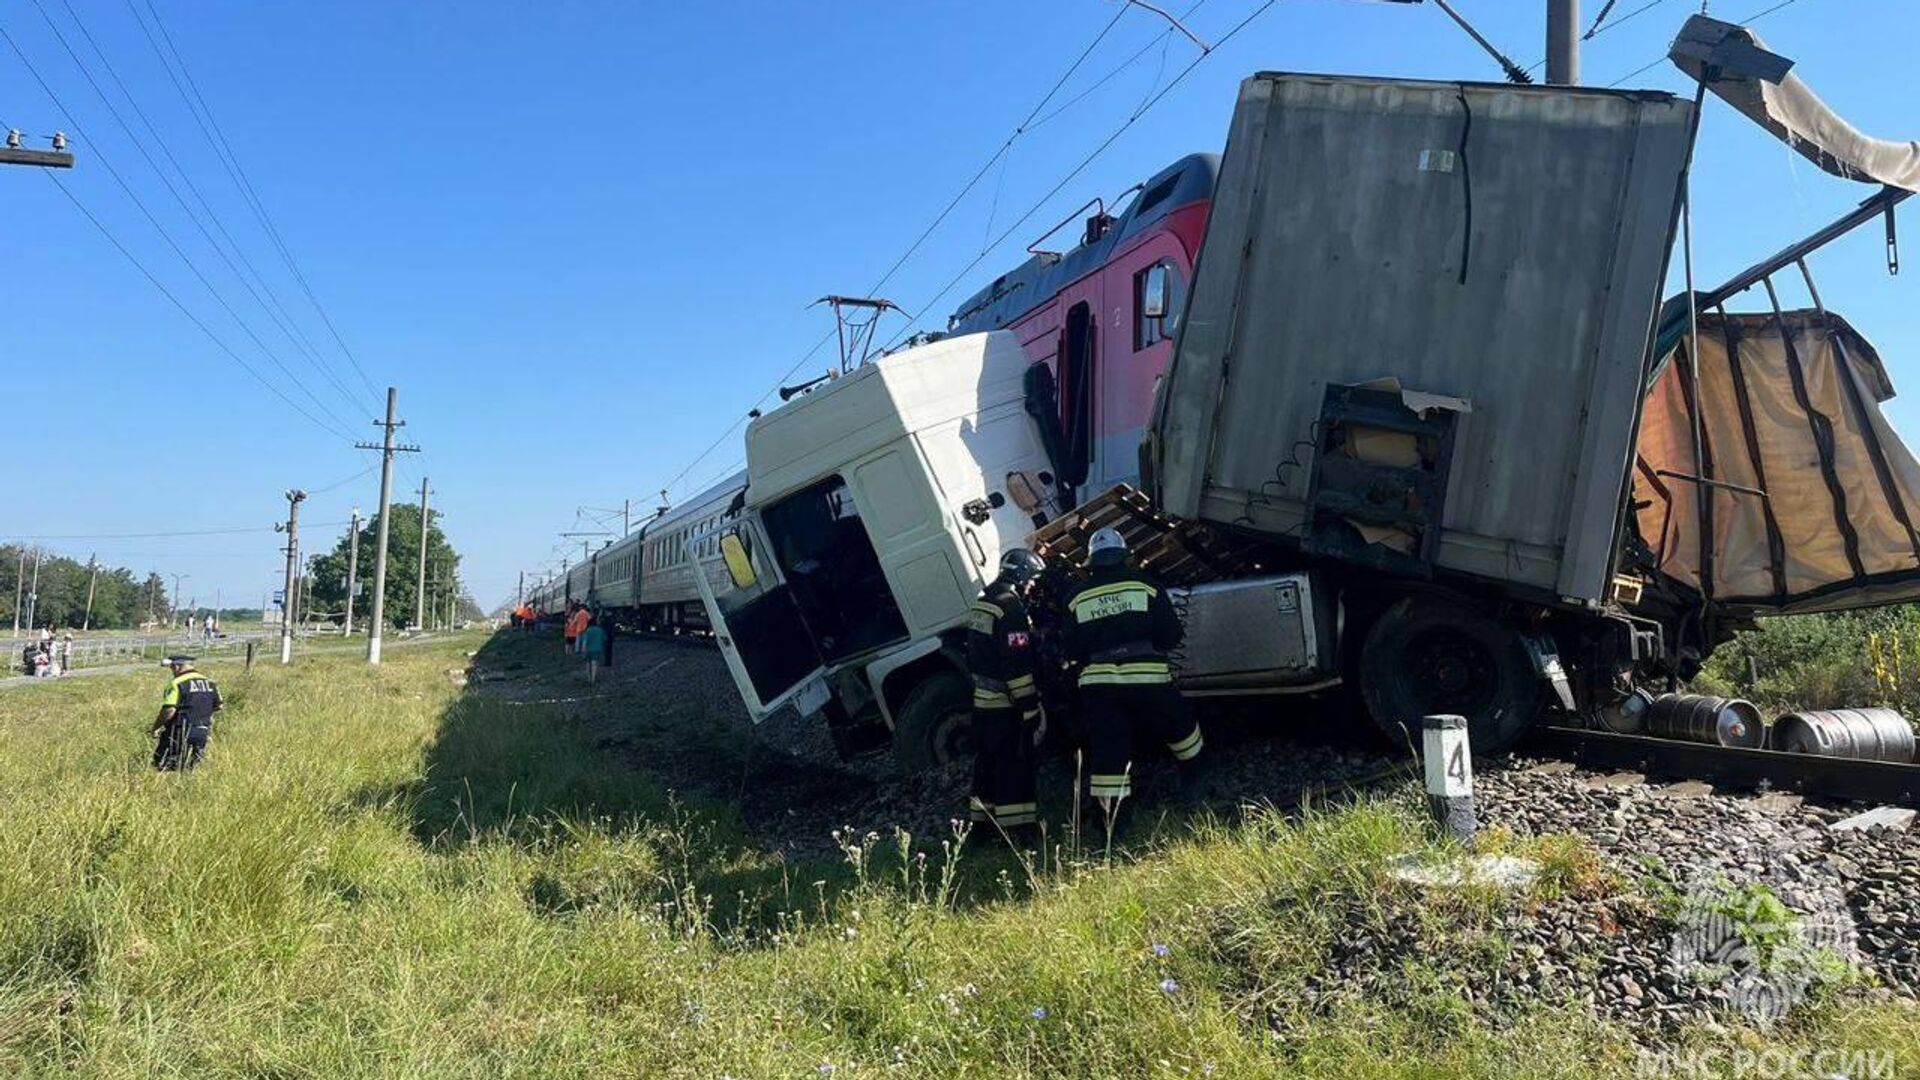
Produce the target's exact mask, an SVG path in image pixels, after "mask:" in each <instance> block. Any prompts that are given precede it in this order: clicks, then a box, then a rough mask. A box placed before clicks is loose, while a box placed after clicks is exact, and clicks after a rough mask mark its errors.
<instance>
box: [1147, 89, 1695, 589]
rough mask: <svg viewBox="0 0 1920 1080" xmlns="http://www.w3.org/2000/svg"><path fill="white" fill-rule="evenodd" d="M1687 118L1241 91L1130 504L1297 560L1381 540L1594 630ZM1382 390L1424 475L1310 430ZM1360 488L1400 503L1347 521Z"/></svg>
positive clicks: (1670, 107)
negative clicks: (1290, 551) (1277, 544)
mask: <svg viewBox="0 0 1920 1080" xmlns="http://www.w3.org/2000/svg"><path fill="white" fill-rule="evenodd" d="M1692 116H1693V106H1692V103H1690V102H1688V101H1685V100H1681V99H1678V98H1675V97H1673V96H1671V95H1668V94H1662V93H1648V92H1637V91H1636V92H1622V91H1609V90H1585V89H1572V88H1567V87H1550V88H1549V87H1524V86H1509V85H1486V84H1478V83H1439V82H1417V81H1409V80H1397V79H1366V78H1353V77H1333V76H1318V75H1289V74H1276V73H1262V74H1258V75H1255V76H1253V77H1252V78H1250V79H1247V80H1246V81H1245V82H1243V83H1242V84H1241V87H1240V99H1239V104H1238V107H1237V108H1236V110H1235V113H1234V117H1233V123H1232V127H1231V129H1230V131H1229V135H1228V139H1227V149H1226V154H1225V157H1224V159H1223V161H1222V165H1221V171H1220V182H1219V186H1218V188H1217V190H1216V192H1215V194H1214V203H1213V216H1212V218H1211V220H1210V222H1209V225H1208V230H1207V237H1206V241H1205V243H1204V245H1203V246H1202V249H1201V256H1200V260H1199V265H1198V267H1197V269H1196V271H1195V282H1194V287H1193V291H1192V298H1191V300H1190V302H1189V306H1188V310H1187V315H1186V318H1185V319H1184V320H1183V322H1182V324H1181V332H1180V335H1179V341H1178V343H1177V345H1176V352H1175V358H1174V361H1173V364H1172V367H1171V369H1170V372H1169V374H1168V376H1167V382H1166V385H1165V387H1164V390H1163V399H1162V402H1161V412H1160V416H1159V417H1158V423H1157V425H1156V432H1155V444H1154V446H1153V450H1152V464H1153V470H1152V471H1153V477H1154V481H1155V485H1156V491H1155V494H1156V500H1157V502H1158V503H1159V504H1160V505H1161V506H1162V507H1163V508H1164V509H1165V510H1167V511H1168V512H1170V513H1172V514H1175V515H1178V516H1180V517H1183V518H1197V519H1201V520H1205V521H1210V522H1214V523H1217V524H1221V525H1227V526H1235V527H1241V528H1246V529H1249V530H1252V531H1256V532H1260V533H1265V534H1269V535H1283V536H1290V537H1293V538H1296V539H1299V540H1301V541H1302V542H1303V543H1305V544H1306V545H1307V546H1308V547H1310V548H1311V547H1314V546H1316V545H1320V546H1322V547H1325V548H1328V549H1333V548H1339V547H1340V546H1342V544H1343V543H1344V544H1348V545H1350V546H1351V548H1352V549H1353V551H1354V552H1356V553H1357V551H1358V550H1359V549H1360V548H1364V547H1365V546H1367V545H1366V543H1365V541H1366V540H1369V539H1374V538H1377V537H1378V536H1379V533H1378V532H1376V531H1373V530H1377V529H1382V528H1395V529H1399V530H1401V531H1402V532H1409V533H1412V534H1414V536H1415V539H1416V542H1415V543H1414V544H1412V545H1401V547H1402V548H1410V550H1406V551H1403V552H1402V554H1404V556H1405V562H1406V563H1407V564H1408V565H1406V566H1405V567H1403V568H1405V569H1409V570H1413V571H1415V572H1418V571H1420V570H1421V569H1423V568H1440V569H1443V570H1450V571H1456V572H1458V573H1461V574H1466V575H1471V576H1474V577H1478V578H1483V579H1487V580H1490V581H1493V582H1498V583H1502V584H1511V585H1518V586H1524V587H1528V588H1530V589H1533V590H1536V591H1538V592H1540V593H1542V594H1545V595H1547V596H1549V597H1551V598H1562V599H1564V600H1565V601H1569V602H1572V603H1575V604H1594V603H1598V602H1600V601H1601V600H1602V599H1603V597H1604V596H1605V595H1606V590H1607V587H1608V584H1609V577H1610V573H1611V569H1610V568H1611V566H1612V562H1613V557H1612V553H1613V547H1614V542H1615V536H1616V532H1617V530H1618V528H1619V526H1620V523H1621V518H1622V513H1623V512H1622V483H1623V480H1624V477H1625V476H1626V473H1627V469H1628V465H1629V463H1630V461H1631V459H1632V455H1633V438H1634V429H1635V421H1636V416H1637V411H1638V407H1639V401H1640V395H1641V391H1642V375H1643V371H1644V370H1645V365H1644V361H1645V357H1646V354H1647V349H1648V344H1649V340H1650V334H1651V331H1652V328H1653V322H1654V316H1655V313H1656V310H1657V308H1658V306H1659V301H1660V293H1661V284H1662V279H1663V276H1664V274H1665V271H1666V265H1667V257H1668V252H1669V250H1670V248H1671V240H1672V237H1673V233H1674V228H1675V220H1676V212H1677V207H1678V203H1679V196H1680V190H1681V179H1682V177H1683V176H1684V174H1685V172H1686V168H1687V161H1688V145H1689V141H1690V136H1691V128H1692ZM1383 376H1388V377H1391V378H1392V379H1393V380H1394V382H1395V384H1397V385H1394V386H1391V387H1388V388H1387V390H1388V392H1389V393H1392V394H1394V395H1396V396H1397V398H1398V400H1399V402H1400V403H1401V404H1404V405H1408V406H1410V407H1411V409H1412V412H1413V413H1414V414H1417V415H1419V416H1421V417H1423V418H1424V419H1425V421H1426V422H1427V426H1426V427H1425V428H1422V429H1420V430H1416V431H1411V432H1402V433H1401V434H1402V435H1405V436H1408V437H1410V438H1411V439H1413V440H1414V442H1415V443H1417V444H1420V445H1422V446H1426V447H1429V448H1428V449H1420V450H1415V451H1413V452H1412V453H1411V454H1409V453H1407V452H1405V450H1404V448H1403V450H1402V452H1401V453H1399V454H1397V455H1394V454H1390V455H1389V457H1393V456H1398V457H1400V458H1401V459H1402V460H1398V461H1393V460H1388V461H1375V462H1368V461H1367V460H1366V457H1367V454H1366V453H1365V448H1364V447H1359V448H1358V450H1359V452H1358V453H1357V454H1355V453H1354V451H1355V449H1356V447H1355V446H1354V445H1353V444H1351V443H1348V442H1346V441H1344V440H1340V439H1338V438H1336V437H1335V431H1334V429H1335V428H1337V427H1339V426H1340V425H1342V424H1343V423H1344V421H1345V420H1346V419H1349V418H1355V417H1359V418H1361V419H1364V417H1362V416H1361V415H1360V414H1358V413H1355V412H1353V411H1352V410H1353V408H1354V407H1355V406H1356V404H1357V405H1373V406H1377V407H1378V408H1376V409H1375V411H1374V412H1373V413H1371V414H1369V415H1372V416H1374V417H1375V418H1378V417H1379V416H1381V415H1383V413H1382V412H1381V408H1386V409H1390V408H1391V406H1392V403H1391V402H1382V401H1381V400H1380V399H1379V398H1378V397H1377V396H1374V395H1368V394H1361V395H1354V394H1351V393H1348V391H1347V388H1365V387H1368V386H1369V384H1374V383H1376V381H1377V380H1379V379H1380V378H1381V377H1383ZM1372 389H1374V390H1379V389H1381V387H1379V386H1374V387H1372ZM1410 392H1412V393H1410ZM1356 396H1357V397H1360V398H1366V399H1368V400H1364V401H1359V402H1357V403H1356V401H1355V400H1354V399H1355V398H1356ZM1336 414H1338V415H1336ZM1353 427H1354V428H1355V429H1356V430H1358V429H1377V428H1375V426H1374V425H1370V424H1364V423H1359V422H1358V421H1357V420H1356V422H1355V423H1354V425H1353ZM1436 445H1444V446H1445V447H1446V449H1447V451H1448V452H1447V453H1445V454H1440V453H1435V452H1433V450H1432V449H1430V447H1432V446H1436ZM1343 456H1351V457H1354V458H1357V459H1358V463H1357V464H1355V465H1353V466H1351V467H1346V468H1344V471H1342V470H1341V469H1338V468H1336V466H1337V465H1338V464H1339V463H1340V461H1341V459H1342V458H1343ZM1409 457H1417V458H1418V459H1419V460H1406V459H1407V458H1409ZM1385 469H1395V470H1398V471H1399V474H1401V475H1403V476H1405V478H1406V479H1407V480H1408V482H1409V483H1410V484H1417V486H1418V487H1419V488H1420V493H1419V495H1418V497H1417V498H1416V499H1414V500H1411V502H1412V503H1413V505H1408V503H1409V500H1404V499H1400V500H1394V499H1389V500H1387V501H1388V502H1392V503H1393V505H1381V504H1379V503H1376V505H1374V506H1373V507H1372V508H1371V509H1372V511H1374V512H1371V513H1370V512H1369V507H1368V506H1367V505H1365V504H1366V502H1367V495H1366V492H1367V491H1368V490H1369V489H1370V488H1379V487H1383V486H1391V485H1389V484H1387V483H1386V480H1387V479H1389V478H1387V477H1386V476H1385V475H1384V474H1383V473H1381V472H1380V470H1385ZM1336 471H1339V472H1340V473H1341V475H1338V476H1336V475H1333V474H1334V473H1335V472H1336ZM1421 472H1424V473H1425V474H1426V475H1424V476H1419V475H1411V476H1406V475H1405V474H1409V473H1412V474H1418V473H1421ZM1343 487H1344V488H1346V489H1347V490H1345V491H1342V490H1341V489H1342V488H1343ZM1356 490H1357V491H1358V494H1356ZM1349 528H1351V529H1354V530H1356V531H1357V532H1358V534H1359V535H1358V538H1357V539H1356V538H1355V537H1351V536H1347V537H1346V539H1345V540H1343V539H1342V537H1343V536H1345V535H1346V534H1345V530H1347V529H1349ZM1330 553H1338V552H1334V551H1331V550H1330ZM1389 568H1392V567H1389Z"/></svg>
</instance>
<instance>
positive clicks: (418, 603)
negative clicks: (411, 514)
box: [413, 476, 433, 630]
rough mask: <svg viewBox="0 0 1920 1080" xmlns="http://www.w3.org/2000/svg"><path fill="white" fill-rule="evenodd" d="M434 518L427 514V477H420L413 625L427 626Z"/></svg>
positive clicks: (419, 627)
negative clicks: (430, 535) (429, 535)
mask: <svg viewBox="0 0 1920 1080" xmlns="http://www.w3.org/2000/svg"><path fill="white" fill-rule="evenodd" d="M432 520H433V519H432V518H430V517H428V516H427V478H426V477H424V476H423V477H421V478H420V572H419V574H418V575H416V576H415V577H414V579H413V625H414V626H415V627H416V628H418V629H421V630H425V629H426V628H427V625H426V618H427V616H426V612H427V529H428V527H429V525H428V523H429V522H430V521H432Z"/></svg>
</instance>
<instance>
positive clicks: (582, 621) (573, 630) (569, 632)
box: [566, 607, 591, 654]
mask: <svg viewBox="0 0 1920 1080" xmlns="http://www.w3.org/2000/svg"><path fill="white" fill-rule="evenodd" d="M590 618H591V616H589V615H588V614H587V609H586V608H584V607H582V608H576V609H575V610H574V613H573V614H572V615H570V616H568V617H567V622H566V636H567V652H568V653H569V654H575V653H578V652H579V651H580V646H579V640H580V635H581V634H584V633H586V632H587V622H588V620H589V619H590Z"/></svg>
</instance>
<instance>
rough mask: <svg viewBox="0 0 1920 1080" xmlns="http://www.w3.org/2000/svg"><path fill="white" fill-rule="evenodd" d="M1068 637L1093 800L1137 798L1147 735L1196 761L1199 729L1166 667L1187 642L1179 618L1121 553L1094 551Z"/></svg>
mask: <svg viewBox="0 0 1920 1080" xmlns="http://www.w3.org/2000/svg"><path fill="white" fill-rule="evenodd" d="M1115 543H1116V544H1118V543H1119V541H1118V538H1117V537H1116V538H1115ZM1067 630H1068V635H1069V642H1070V650H1071V655H1072V656H1073V658H1074V660H1075V661H1077V662H1078V664H1079V665H1080V673H1079V676H1078V680H1077V681H1078V685H1079V692H1080V708H1081V712H1082V715H1083V717H1084V722H1085V727H1086V738H1087V772H1088V779H1089V793H1090V794H1092V795H1093V797H1094V798H1096V799H1121V798H1124V797H1126V796H1128V795H1130V794H1132V792H1133V750H1134V742H1135V739H1136V738H1139V737H1141V736H1143V735H1144V736H1150V737H1151V738H1153V739H1154V740H1156V741H1158V742H1161V743H1164V744H1165V745H1166V748H1167V751H1168V752H1169V753H1171V754H1172V755H1173V757H1174V760H1175V761H1181V762H1188V761H1192V760H1193V759H1194V758H1196V757H1198V756H1199V754H1200V750H1201V747H1202V745H1203V743H1202V739H1201V736H1200V725H1199V723H1198V722H1197V721H1195V719H1194V717H1193V712H1192V710H1191V709H1189V708H1188V707H1187V702H1186V699H1185V698H1183V697H1181V696H1180V692H1179V691H1178V690H1176V689H1174V686H1173V672H1172V669H1171V668H1170V667H1169V665H1168V661H1167V655H1168V654H1169V653H1170V652H1172V651H1173V650H1174V649H1175V648H1177V647H1179V644H1180V640H1181V637H1182V636H1183V634H1184V630H1183V628H1182V627H1181V625H1180V617H1179V615H1178V614H1176V613H1175V611H1174V610H1173V604H1172V602H1171V601H1169V600H1168V599H1167V595H1166V592H1165V590H1163V589H1161V588H1160V586H1159V585H1157V584H1155V583H1154V582H1153V581H1151V580H1149V579H1148V578H1147V577H1146V575H1144V574H1142V573H1141V572H1140V571H1138V570H1136V569H1134V568H1133V567H1132V566H1131V565H1129V563H1128V561H1127V553H1126V548H1125V547H1124V546H1118V547H1114V548H1108V549H1106V550H1096V552H1095V554H1094V557H1093V560H1092V563H1091V565H1090V566H1089V568H1088V575H1087V582H1086V584H1085V585H1084V586H1083V587H1082V588H1081V589H1080V590H1079V591H1078V592H1076V593H1075V594H1074V595H1073V598H1072V599H1071V600H1069V601H1068V602H1067ZM1108 805H1109V808H1110V809H1111V807H1112V804H1108Z"/></svg>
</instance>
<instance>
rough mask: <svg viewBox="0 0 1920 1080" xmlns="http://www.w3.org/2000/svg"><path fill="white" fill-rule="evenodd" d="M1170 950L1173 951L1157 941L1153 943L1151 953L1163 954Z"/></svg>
mask: <svg viewBox="0 0 1920 1080" xmlns="http://www.w3.org/2000/svg"><path fill="white" fill-rule="evenodd" d="M1172 951H1173V950H1172V949H1169V948H1167V947H1166V946H1165V945H1162V944H1160V943H1159V942H1157V941H1156V942H1154V943H1153V955H1155V956H1165V955H1167V954H1168V953H1170V952H1172Z"/></svg>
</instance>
